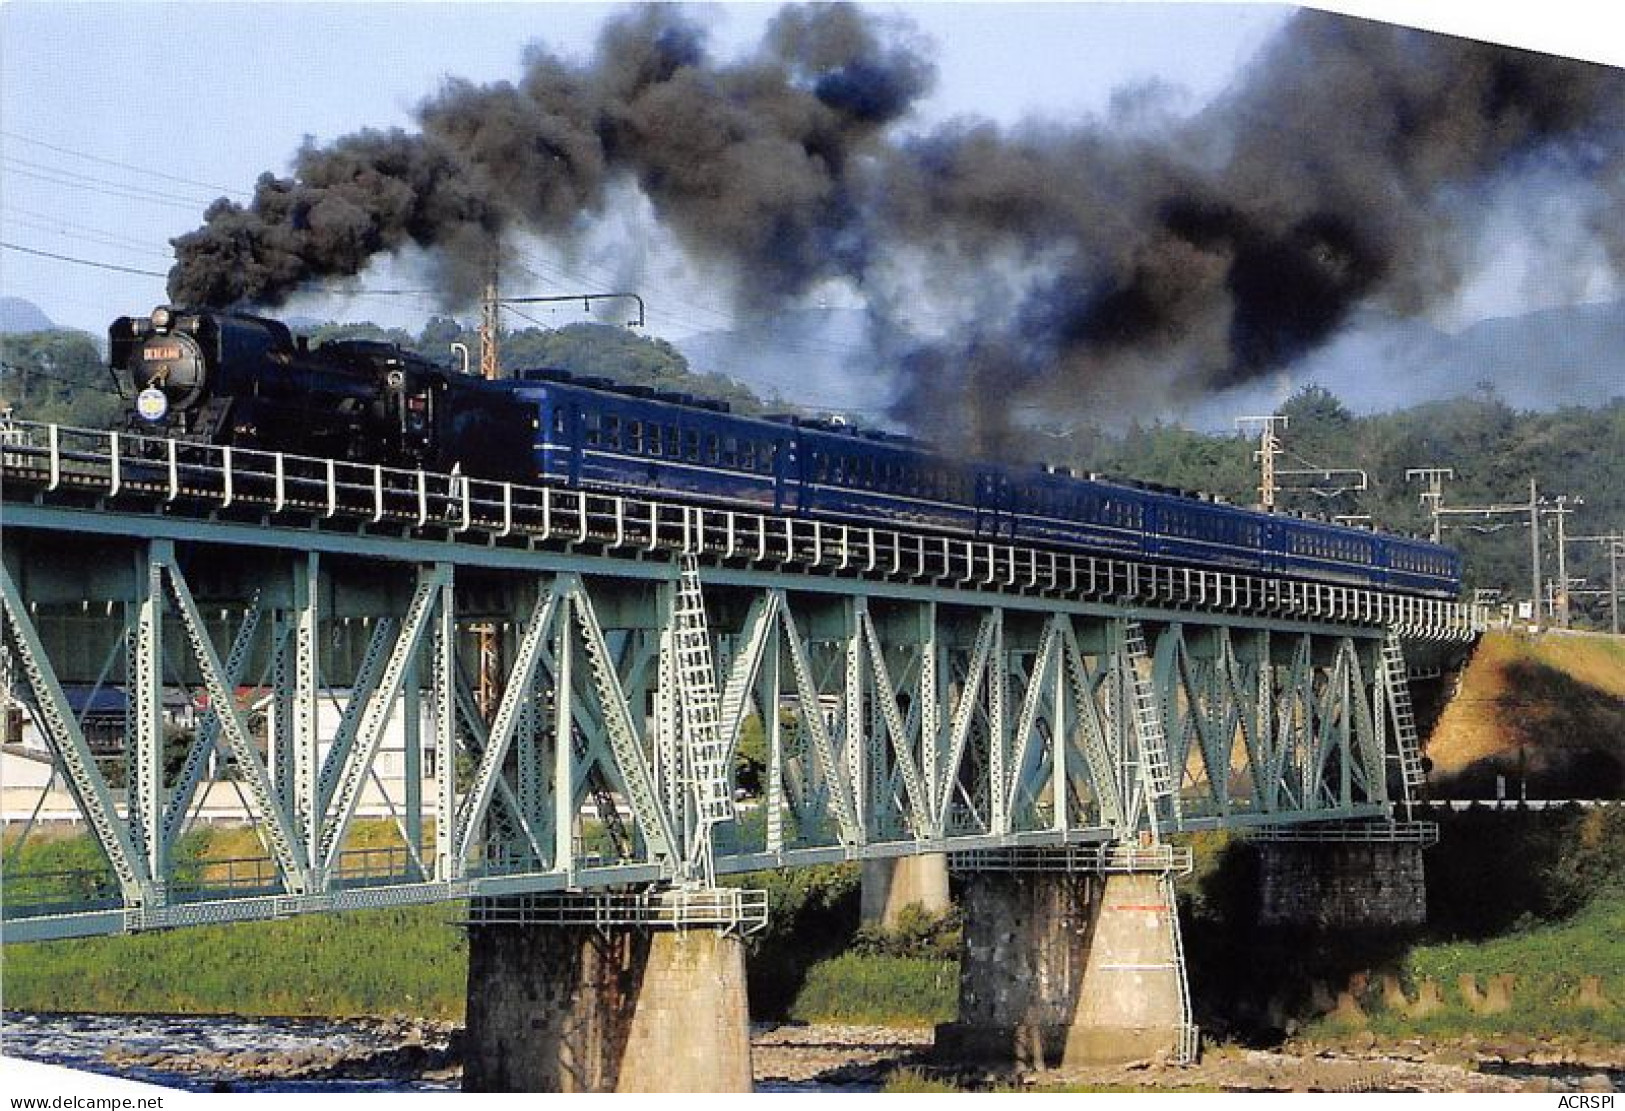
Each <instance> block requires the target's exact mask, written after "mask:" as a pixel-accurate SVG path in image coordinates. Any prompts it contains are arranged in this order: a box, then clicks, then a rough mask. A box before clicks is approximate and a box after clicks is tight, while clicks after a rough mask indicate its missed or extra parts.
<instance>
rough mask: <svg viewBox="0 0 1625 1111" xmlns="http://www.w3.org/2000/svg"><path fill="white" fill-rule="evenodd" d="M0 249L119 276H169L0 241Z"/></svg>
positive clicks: (156, 271)
mask: <svg viewBox="0 0 1625 1111" xmlns="http://www.w3.org/2000/svg"><path fill="white" fill-rule="evenodd" d="M0 249H3V250H7V251H16V252H17V253H18V254H24V255H37V256H39V257H40V258H49V259H55V260H56V261H58V262H71V263H74V264H75V265H77V266H93V267H95V268H96V269H97V270H114V271H117V272H118V273H120V274H139V275H141V276H142V277H144V278H168V277H169V275H168V274H165V273H163V272H161V271H158V270H138V269H136V268H135V267H133V266H117V265H115V264H113V263H111V262H97V261H96V260H95V259H88V258H75V257H73V256H72V255H59V254H57V253H55V252H54V251H40V250H36V249H35V248H33V247H23V246H20V245H19V244H16V243H6V242H3V241H0Z"/></svg>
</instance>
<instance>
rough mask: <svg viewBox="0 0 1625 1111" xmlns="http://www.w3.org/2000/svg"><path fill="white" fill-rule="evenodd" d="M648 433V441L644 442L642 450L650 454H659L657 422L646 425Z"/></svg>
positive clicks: (658, 427) (658, 428)
mask: <svg viewBox="0 0 1625 1111" xmlns="http://www.w3.org/2000/svg"><path fill="white" fill-rule="evenodd" d="M648 434H649V438H648V442H647V443H645V444H644V448H643V450H644V451H646V452H648V453H649V454H650V455H659V454H660V451H661V447H660V426H659V425H658V424H654V423H651V424H650V425H649V427H648Z"/></svg>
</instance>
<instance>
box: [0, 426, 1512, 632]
mask: <svg viewBox="0 0 1625 1111" xmlns="http://www.w3.org/2000/svg"><path fill="white" fill-rule="evenodd" d="M4 431H5V434H4V435H3V436H0V471H3V473H4V476H5V477H6V479H7V480H8V484H9V485H10V488H11V489H12V490H15V489H17V488H18V487H19V486H20V487H22V488H24V489H28V490H32V491H33V492H34V494H35V496H38V497H42V498H73V497H75V496H79V497H89V498H92V499H97V500H100V499H108V500H118V501H120V502H128V503H129V504H132V505H134V504H141V505H146V506H151V505H157V506H166V505H167V506H174V507H176V508H178V509H180V510H182V511H185V510H193V511H198V512H208V513H212V514H227V515H230V514H232V513H234V512H239V513H244V514H248V515H251V516H259V517H269V518H273V519H274V518H287V519H290V520H294V519H297V520H299V521H301V522H315V523H320V522H325V521H333V522H342V523H344V524H346V525H350V526H361V527H380V528H388V529H391V530H402V531H405V532H408V533H416V534H419V535H424V536H429V537H433V538H435V539H441V540H456V539H460V538H465V537H466V538H468V539H473V540H478V541H480V542H484V543H497V544H504V545H528V546H532V547H563V548H567V549H568V548H579V547H587V548H592V549H594V550H600V551H604V552H610V553H635V552H669V553H684V554H703V555H705V556H708V557H710V558H713V559H717V560H720V561H723V562H726V563H735V564H740V565H755V566H768V567H774V568H792V567H793V568H795V569H797V570H799V571H802V572H813V573H820V574H831V575H842V576H851V577H873V578H880V579H886V580H890V581H904V582H910V583H922V584H929V585H933V586H945V587H956V588H964V589H973V590H976V591H979V592H989V593H1010V594H1032V595H1043V596H1046V597H1059V598H1065V599H1070V600H1077V601H1083V602H1100V603H1110V604H1114V605H1125V604H1126V605H1139V606H1148V607H1153V608H1157V609H1165V610H1193V611H1204V612H1216V613H1235V614H1249V615H1257V616H1267V617H1276V618H1288V619H1292V618H1295V619H1304V620H1313V621H1324V622H1330V623H1340V624H1351V625H1381V626H1385V627H1389V628H1396V629H1398V630H1399V631H1400V633H1401V635H1402V636H1405V637H1406V638H1407V639H1433V640H1447V641H1449V640H1470V639H1472V638H1473V637H1474V636H1476V635H1477V634H1478V633H1479V632H1481V631H1482V630H1483V628H1484V627H1485V624H1486V619H1487V618H1486V611H1485V610H1484V608H1483V607H1480V606H1472V605H1464V604H1461V603H1457V602H1451V601H1446V600H1443V599H1436V598H1421V597H1416V596H1413V595H1406V594H1397V593H1393V592H1390V591H1385V590H1376V589H1372V588H1369V587H1363V586H1355V585H1340V584H1335V583H1312V582H1302V581H1297V580H1291V579H1281V578H1273V577H1269V576H1267V575H1259V574H1246V573H1238V572H1231V571H1221V570H1209V569H1200V568H1192V567H1177V566H1170V565H1165V564H1158V563H1151V562H1142V561H1138V560H1131V559H1120V558H1109V557H1102V556H1090V555H1085V554H1080V553H1075V552H1066V551H1058V550H1055V549H1052V548H1041V547H1033V546H1029V545H1023V544H1019V543H1009V542H1003V541H998V540H988V539H982V538H977V537H972V536H963V535H960V536H954V535H947V534H943V533H923V532H911V531H906V530H901V529H888V528H875V527H870V526H864V525H852V524H843V523H838V522H830V521H820V520H807V519H802V518H797V517H788V516H782V515H776V514H774V513H772V512H770V511H768V510H767V509H765V508H763V509H752V508H748V507H747V508H728V507H714V506H694V505H687V504H680V503H673V502H665V501H659V500H655V499H650V498H645V497H635V496H630V495H620V494H614V493H607V492H595V491H582V490H571V489H567V488H563V487H559V486H549V485H525V484H518V483H511V482H499V481H493V480H489V479H481V478H471V477H467V476H464V475H458V474H440V473H435V472H430V471H423V470H403V469H396V468H390V467H383V466H379V465H375V464H370V463H357V462H349V461H345V460H335V459H316V458H309V457H304V456H296V455H287V454H283V453H280V452H262V451H254V450H249V449H244V448H235V447H223V446H215V445H207V444H190V443H182V442H180V441H176V440H172V439H159V438H153V437H143V436H136V435H132V434H129V433H122V432H100V431H93V430H87V429H77V428H66V427H63V426H59V425H53V424H35V423H30V422H14V423H12V424H10V425H8V426H7V428H6V429H5V430H4Z"/></svg>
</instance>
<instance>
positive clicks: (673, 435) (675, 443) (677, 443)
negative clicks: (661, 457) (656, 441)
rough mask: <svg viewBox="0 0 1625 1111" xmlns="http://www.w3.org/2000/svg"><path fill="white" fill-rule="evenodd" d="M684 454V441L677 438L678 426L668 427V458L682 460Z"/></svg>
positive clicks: (670, 425) (669, 425) (671, 425)
mask: <svg viewBox="0 0 1625 1111" xmlns="http://www.w3.org/2000/svg"><path fill="white" fill-rule="evenodd" d="M682 454H683V444H682V441H681V440H679V439H678V438H677V426H676V425H675V424H668V425H666V458H668V459H680V458H682Z"/></svg>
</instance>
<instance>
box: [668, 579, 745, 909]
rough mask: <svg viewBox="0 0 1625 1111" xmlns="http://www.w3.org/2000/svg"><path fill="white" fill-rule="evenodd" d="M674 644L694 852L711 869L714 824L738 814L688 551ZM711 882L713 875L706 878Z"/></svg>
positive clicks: (697, 584)
mask: <svg viewBox="0 0 1625 1111" xmlns="http://www.w3.org/2000/svg"><path fill="white" fill-rule="evenodd" d="M674 617H675V622H674V624H675V630H674V632H675V636H674V641H675V644H674V647H675V649H676V655H677V686H678V691H679V695H680V696H679V698H678V703H679V706H680V708H681V717H682V726H683V771H684V779H685V781H686V783H687V785H688V787H689V789H690V790H691V791H692V792H693V794H694V806H695V812H696V816H697V818H698V821H699V827H700V828H699V830H698V835H697V836H696V838H695V842H696V843H695V847H694V849H693V850H692V851H691V854H690V860H691V862H694V859H693V858H694V854H695V853H700V852H703V853H705V857H706V859H705V861H704V864H705V866H706V870H707V873H709V869H710V852H709V850H710V832H711V827H712V826H714V825H717V824H719V823H721V822H730V821H733V819H734V804H733V794H732V792H731V791H730V789H729V782H730V776H729V774H728V771H729V768H728V757H729V753H728V746H727V745H726V744H725V743H724V742H723V738H722V729H721V723H720V721H719V714H718V708H717V681H716V672H715V671H714V670H713V665H712V662H711V633H710V630H709V629H708V628H707V626H706V620H705V597H704V595H703V594H702V593H701V590H700V564H699V560H698V559H697V558H696V557H694V556H692V555H685V556H683V557H682V558H681V561H680V562H679V564H678V574H677V605H676V608H675V613H674ZM707 878H708V881H709V876H708V877H707Z"/></svg>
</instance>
